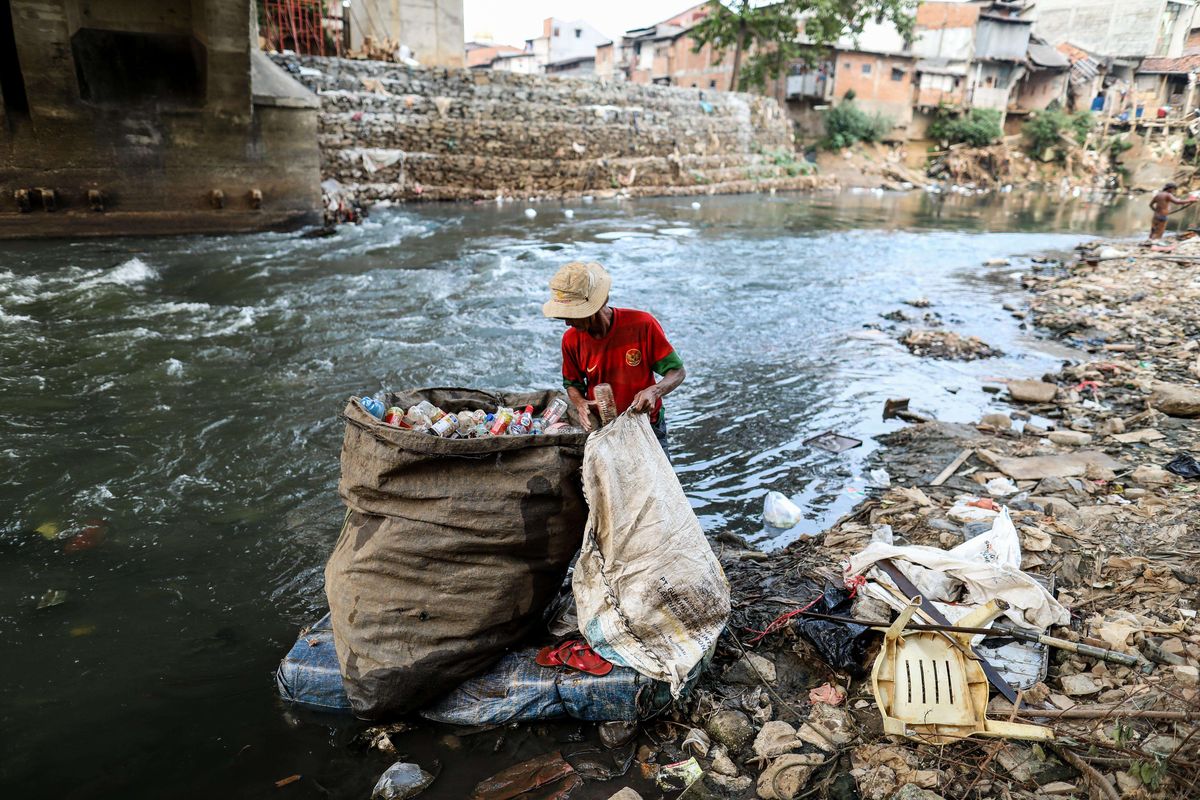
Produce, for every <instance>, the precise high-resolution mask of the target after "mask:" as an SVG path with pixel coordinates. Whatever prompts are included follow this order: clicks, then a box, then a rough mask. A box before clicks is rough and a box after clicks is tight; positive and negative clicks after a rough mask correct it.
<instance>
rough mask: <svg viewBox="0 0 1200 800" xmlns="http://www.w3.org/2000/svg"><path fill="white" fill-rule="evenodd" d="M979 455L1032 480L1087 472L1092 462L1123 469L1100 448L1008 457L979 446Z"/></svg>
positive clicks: (1013, 474) (1006, 471)
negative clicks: (1051, 454) (1059, 453)
mask: <svg viewBox="0 0 1200 800" xmlns="http://www.w3.org/2000/svg"><path fill="white" fill-rule="evenodd" d="M979 457H980V458H981V459H982V460H983V461H984V462H986V463H988V464H991V465H992V466H993V467H995V468H996V469H998V470H1000V471H1001V472H1003V473H1004V474H1005V475H1007V476H1008V477H1010V478H1013V479H1014V480H1018V481H1035V480H1041V479H1042V478H1049V477H1057V478H1073V477H1078V476H1081V475H1085V474H1087V471H1088V468H1089V467H1091V466H1092V465H1097V466H1101V467H1104V468H1105V469H1112V470H1116V469H1124V465H1123V464H1121V462H1120V461H1117V460H1116V459H1114V458H1112V457H1111V456H1109V455H1108V454H1107V453H1102V452H1100V451H1099V450H1076V451H1075V452H1072V453H1063V454H1061V455H1056V456H1026V457H1024V458H1009V457H1005V456H999V455H996V454H995V453H992V452H990V451H988V450H980V451H979Z"/></svg>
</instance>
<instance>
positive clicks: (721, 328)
mask: <svg viewBox="0 0 1200 800" xmlns="http://www.w3.org/2000/svg"><path fill="white" fill-rule="evenodd" d="M701 203H702V206H701V208H700V209H698V210H697V209H693V208H692V205H691V204H692V199H691V198H687V199H656V200H649V199H647V200H639V201H635V202H634V201H629V202H621V201H606V202H596V203H590V204H589V203H582V202H579V203H571V204H569V207H571V208H572V209H573V210H574V211H575V216H574V218H573V219H568V218H567V217H566V216H565V215H564V214H563V213H562V209H563V208H564V207H567V206H566V205H559V204H543V205H539V206H537V207H536V208H537V211H538V216H537V217H536V219H533V220H529V219H526V217H525V216H524V215H523V213H522V208H521V207H519V206H517V207H514V206H511V205H510V206H503V207H496V206H494V205H487V206H479V207H470V206H457V205H456V206H449V205H447V206H429V207H412V208H406V209H403V210H390V211H385V212H380V213H378V214H377V215H376V216H374V217H373V218H372V219H371V220H369V221H368V222H367V223H366V224H364V225H362V226H360V227H357V228H347V229H344V230H341V231H339V232H338V233H337V235H335V236H333V237H330V238H326V239H311V238H304V237H301V236H298V235H283V234H262V235H256V236H245V237H211V238H176V239H155V240H142V239H121V240H112V241H102V242H95V241H84V242H42V243H18V244H6V246H5V251H4V254H3V256H0V361H2V363H3V364H4V365H5V369H4V370H3V372H2V373H0V418H3V420H4V426H3V428H2V429H0V463H2V464H3V467H4V468H3V469H2V470H0V510H2V511H3V513H2V514H0V627H2V629H3V631H4V634H5V640H6V643H7V645H8V646H7V647H6V649H5V657H4V659H3V660H2V662H0V663H2V664H3V666H2V667H0V675H2V677H3V680H2V681H0V725H2V726H3V729H4V732H5V735H4V736H3V739H2V742H3V743H2V744H0V785H3V786H5V787H6V788H10V789H11V792H12V796H21V797H34V796H51V795H52V796H59V797H99V796H116V795H119V796H122V797H161V796H164V795H170V796H176V797H188V796H197V797H198V796H202V795H204V796H207V795H210V794H213V793H217V792H220V793H225V794H230V793H232V794H233V795H235V796H239V797H241V796H246V797H258V796H264V797H265V796H275V793H276V791H277V790H276V789H275V787H274V781H276V780H279V779H281V778H284V777H287V776H289V775H291V774H294V773H296V774H302V775H304V776H305V778H304V779H303V780H302V781H299V782H298V783H297V784H295V785H294V786H293V787H291V788H292V790H293V791H292V794H293V796H306V797H307V796H312V797H318V796H335V797H361V796H363V795H364V794H365V792H366V790H367V788H368V787H369V786H370V785H371V784H372V782H373V781H374V779H375V777H376V776H377V775H378V773H379V772H380V771H381V770H382V769H383V768H384V767H385V766H386V765H387V761H388V760H387V759H386V758H385V757H383V756H382V755H377V756H371V757H364V756H362V755H360V754H356V753H352V752H350V751H348V750H347V749H346V748H345V746H344V737H345V733H344V731H341V730H339V729H338V728H336V727H330V726H325V725H314V724H311V723H305V724H300V723H297V722H295V721H294V719H293V717H292V716H291V715H289V714H286V713H284V712H283V710H282V709H281V708H280V707H279V705H278V704H277V702H276V701H275V700H274V693H273V687H272V683H271V671H272V669H273V668H274V665H275V664H276V662H277V661H278V659H279V658H280V657H281V656H282V654H283V653H284V652H285V651H286V649H287V647H288V646H290V644H291V642H292V640H293V639H294V636H295V632H296V630H297V628H298V627H299V626H300V625H302V624H304V623H306V622H309V621H311V620H312V619H313V618H314V617H315V616H316V614H317V613H318V612H319V610H320V609H321V607H322V606H323V605H324V597H323V592H322V569H323V566H324V562H325V559H326V557H327V555H328V552H329V550H330V548H331V547H332V544H333V539H334V537H335V535H336V531H337V530H338V526H339V522H340V508H339V502H338V499H337V497H336V482H337V474H338V461H337V458H338V449H339V443H340V439H341V429H340V425H339V422H338V418H337V414H338V411H339V410H340V408H341V406H342V404H343V403H344V402H345V399H346V398H347V397H348V396H349V395H351V394H352V393H362V392H369V393H373V392H377V391H379V390H381V389H384V388H396V387H404V386H422V385H447V386H481V387H494V388H529V387H543V386H553V385H556V384H557V382H558V378H557V368H558V341H559V336H560V334H561V326H560V325H559V324H558V323H554V322H552V321H547V320H544V319H543V318H542V317H541V315H540V304H541V302H542V300H543V295H544V293H545V288H544V287H545V284H546V281H547V279H548V278H549V276H550V274H551V273H552V272H553V270H554V269H555V268H556V267H557V266H559V265H560V264H562V263H564V262H566V261H568V260H572V259H588V260H599V261H601V262H603V263H604V264H605V265H607V266H608V267H609V268H610V269H611V271H612V273H613V276H614V288H613V298H612V299H613V302H614V304H616V305H626V306H634V307H639V308H643V309H646V310H649V311H651V312H653V313H654V314H655V315H657V316H658V317H659V319H660V320H661V321H662V322H663V325H664V327H665V329H666V331H667V334H668V336H669V337H670V338H671V340H672V342H673V343H674V345H675V346H676V348H677V350H678V351H679V352H680V354H681V355H682V357H683V359H684V361H685V362H686V363H687V366H688V373H689V378H688V381H687V383H686V384H685V385H684V386H683V387H682V388H681V389H680V390H679V391H678V392H677V393H676V394H674V395H672V396H671V397H670V398H669V401H668V419H669V423H670V427H671V431H672V438H673V450H674V451H675V453H676V454H677V458H676V465H677V469H678V472H679V475H680V478H681V480H682V481H683V484H684V487H685V488H686V490H687V491H688V494H689V496H690V497H691V499H692V503H693V506H694V507H695V509H696V512H697V514H698V515H699V517H700V518H701V520H702V522H703V524H704V526H705V528H706V530H707V531H709V532H710V534H716V533H719V532H721V531H724V530H730V531H734V532H736V533H740V534H743V535H746V536H748V537H749V538H751V539H752V540H753V541H755V542H756V543H757V544H758V545H759V546H760V547H763V548H764V549H769V548H773V547H777V546H780V545H783V544H785V543H786V542H787V541H789V540H791V539H793V538H795V537H796V536H798V535H800V534H802V533H806V532H812V531H816V530H819V529H820V528H821V527H823V526H824V525H825V524H826V523H827V522H828V521H829V520H830V519H832V518H836V516H838V515H839V514H841V513H843V512H844V511H845V510H847V509H848V508H850V507H851V506H852V505H853V504H854V503H855V502H857V500H859V499H861V497H862V496H863V495H864V492H865V491H866V489H865V482H864V480H863V477H862V474H861V473H862V465H863V463H864V459H865V457H866V456H867V455H868V454H869V452H870V451H871V450H872V449H873V448H874V447H875V444H874V441H873V437H876V436H878V435H879V434H881V433H883V432H885V431H887V430H891V429H893V428H895V427H896V426H897V423H895V422H888V423H884V422H883V421H882V420H881V419H880V409H881V408H882V405H883V401H884V400H885V399H886V398H888V397H895V396H908V397H911V398H912V399H913V405H914V406H915V407H919V408H921V409H923V410H925V411H927V412H930V413H932V414H934V415H937V416H939V417H941V418H945V419H951V420H959V421H967V420H972V419H976V418H977V416H978V414H979V413H980V412H981V411H982V410H984V409H986V408H987V405H988V402H989V396H988V395H986V394H984V393H983V392H982V390H981V379H983V378H986V377H988V376H994V375H1039V374H1041V373H1042V372H1044V371H1045V370H1046V369H1048V368H1049V367H1051V366H1052V365H1053V364H1054V363H1055V361H1056V358H1057V356H1056V355H1054V354H1053V353H1051V352H1048V351H1046V350H1044V349H1042V348H1041V346H1040V345H1039V343H1038V342H1037V341H1036V340H1035V339H1033V338H1031V337H1030V336H1028V335H1027V333H1026V332H1024V331H1022V330H1021V329H1020V327H1019V323H1018V322H1017V321H1016V320H1014V319H1013V318H1012V317H1011V316H1009V315H1008V314H1007V313H1005V312H1003V311H1002V310H1001V309H1000V301H1001V300H1002V299H1004V298H1016V301H1017V302H1019V298H1018V297H1017V294H1016V289H1017V284H1016V280H1017V275H1018V273H1019V272H1020V271H1021V270H1022V269H1023V268H1024V266H1025V264H1026V263H1027V260H1026V257H1027V256H1029V255H1032V254H1035V253H1039V252H1043V251H1046V250H1057V249H1068V248H1070V247H1072V246H1073V245H1074V244H1075V243H1077V241H1078V240H1079V239H1080V238H1081V237H1082V236H1083V235H1088V234H1117V235H1125V234H1129V233H1132V232H1135V231H1140V228H1141V226H1142V225H1143V224H1144V223H1145V220H1144V219H1143V217H1144V212H1143V210H1142V209H1141V208H1140V205H1141V203H1140V202H1137V201H1135V202H1133V203H1129V202H1125V201H1120V202H1117V203H1113V204H1108V205H1106V204H1102V203H1097V202H1088V201H1086V200H1068V201H1062V200H1059V199H1057V198H1052V197H1049V196H1045V195H1042V196H1037V195H1004V196H993V197H988V198H962V197H954V198H946V199H941V198H937V197H931V196H928V195H926V194H924V193H919V192H918V193H911V194H907V195H893V194H887V195H878V194H874V193H869V192H867V193H861V194H853V193H843V194H822V195H815V196H793V195H786V196H785V195H779V196H774V197H721V198H704V199H703V200H702V201H701ZM1010 255H1011V256H1014V259H1013V262H1012V264H1013V265H1012V266H1011V267H998V268H982V267H981V266H980V264H981V263H982V262H983V261H985V260H987V259H990V258H995V257H997V256H1010ZM918 295H921V296H925V297H927V298H929V299H930V301H931V302H932V303H933V305H932V307H931V308H930V309H929V310H930V311H931V312H935V313H936V314H938V315H940V319H941V322H942V323H943V324H944V325H945V326H946V327H947V328H949V329H952V330H955V331H958V332H961V333H966V334H973V335H978V336H981V337H982V338H984V339H985V340H986V341H988V342H989V343H991V344H992V345H994V346H997V347H999V348H1000V349H1002V350H1003V351H1005V353H1006V355H1005V356H1004V357H1002V358H1000V359H994V360H990V361H986V362H974V363H970V364H960V363H945V362H933V361H927V360H921V359H916V358H913V357H911V356H910V355H909V354H908V353H907V352H906V351H904V350H903V349H902V348H901V347H900V346H899V345H898V344H896V342H895V336H896V335H897V334H898V333H899V332H900V330H901V327H902V326H898V325H896V324H895V323H889V322H887V321H885V320H883V319H882V318H881V317H880V314H882V313H886V312H889V311H892V310H895V309H897V308H904V309H908V307H907V306H902V305H901V304H900V303H901V301H902V300H905V299H912V298H914V297H916V296H918ZM908 310H909V311H911V310H912V309H908ZM877 328H882V330H877ZM825 430H837V431H840V432H842V433H845V434H847V435H849V436H853V437H856V438H859V439H862V440H863V441H864V442H865V444H864V446H863V447H861V448H858V449H855V450H852V451H849V452H846V453H843V454H841V455H833V454H830V453H826V452H823V451H819V450H812V449H810V448H808V447H806V446H805V445H804V444H803V442H804V440H805V439H808V438H809V437H811V436H813V435H815V434H817V433H820V432H822V431H825ZM772 489H777V490H779V491H782V492H784V493H786V494H790V495H792V496H793V497H794V498H795V499H796V500H797V501H798V502H800V504H801V505H802V507H804V508H805V509H806V511H807V514H808V518H807V520H806V522H804V523H802V525H801V526H800V527H798V528H797V529H795V530H792V531H787V532H779V531H768V530H764V529H763V527H762V524H761V521H760V519H759V514H760V511H761V507H762V501H763V497H764V495H765V494H766V493H767V492H768V491H769V490H772ZM53 591H58V592H61V593H62V594H59V595H54V594H47V593H48V592H53ZM43 598H46V600H45V602H46V603H50V602H53V601H54V600H61V601H62V602H60V603H58V604H56V605H51V606H50V607H45V608H40V609H39V608H38V605H39V602H40V601H42V600H43ZM577 728H579V726H578V725H576V726H570V725H562V726H547V727H546V728H545V729H544V730H543V731H541V732H540V733H539V731H532V732H526V733H523V734H520V736H522V737H526V738H521V739H520V741H517V739H518V738H519V737H518V734H516V733H513V734H511V736H512V737H513V738H512V739H511V740H509V741H507V742H505V743H501V744H500V745H498V746H499V748H500V750H499V752H498V753H497V754H495V755H494V756H492V757H490V758H485V757H483V755H482V753H484V752H486V751H488V748H490V747H496V746H497V745H496V744H495V742H491V743H490V744H488V743H487V742H485V741H484V740H483V739H462V740H460V741H459V742H458V743H457V745H455V743H454V741H453V740H444V741H443V740H442V739H441V738H438V737H440V736H441V735H442V733H443V732H435V733H434V734H432V735H431V736H430V737H428V742H427V743H426V744H424V745H422V746H421V747H422V748H423V749H422V751H421V752H420V753H414V754H418V755H421V756H423V757H428V758H440V759H441V760H442V762H443V763H447V760H450V761H456V762H458V763H460V764H462V763H465V762H467V761H469V762H470V763H469V765H468V766H463V768H462V769H459V768H458V767H457V766H456V768H455V769H456V772H455V774H456V775H457V776H458V777H457V778H455V779H453V780H451V779H447V780H445V781H443V780H441V779H439V784H436V785H435V788H434V789H432V790H431V791H430V792H429V793H428V795H427V796H429V797H456V796H460V795H461V787H459V788H457V789H456V788H452V787H454V786H457V785H458V784H457V783H456V781H458V782H459V783H462V785H463V786H466V785H467V783H466V781H467V780H468V779H470V780H471V781H473V780H477V779H478V778H481V777H483V776H484V775H486V774H487V773H488V772H490V771H493V770H494V769H495V768H498V767H500V766H505V765H507V764H509V763H511V762H512V761H513V760H515V756H516V755H517V754H519V753H520V754H523V753H525V750H531V749H536V747H541V748H542V749H545V747H546V744H547V742H550V741H553V740H554V739H555V737H561V736H574V735H575V734H574V733H572V730H573V729H577ZM529 737H533V738H529ZM539 737H541V738H539ZM488 741H489V742H490V741H491V740H488ZM531 742H532V743H531ZM535 745H536V747H535ZM456 746H457V747H459V748H460V750H458V751H456V750H455V749H454V748H455V747H456ZM506 748H507V749H506ZM522 748H525V749H522ZM456 753H459V754H457V755H456ZM465 753H471V754H472V755H471V756H470V757H469V758H464V756H463V755H462V754H465ZM529 754H530V755H532V753H529ZM476 772H479V773H481V774H479V775H476V774H475V773H476ZM325 791H327V792H328V794H323V792H325ZM597 791H599V790H597ZM600 796H607V793H601V794H600Z"/></svg>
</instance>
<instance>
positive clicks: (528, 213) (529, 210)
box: [525, 208, 537, 219]
mask: <svg viewBox="0 0 1200 800" xmlns="http://www.w3.org/2000/svg"><path fill="white" fill-rule="evenodd" d="M525 216H527V217H529V218H530V219H533V218H534V217H536V216H537V212H536V211H534V210H533V209H532V208H527V209H525Z"/></svg>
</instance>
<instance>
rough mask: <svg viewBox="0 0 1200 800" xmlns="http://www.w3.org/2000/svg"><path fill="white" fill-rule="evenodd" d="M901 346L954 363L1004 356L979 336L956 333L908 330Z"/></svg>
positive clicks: (902, 337)
mask: <svg viewBox="0 0 1200 800" xmlns="http://www.w3.org/2000/svg"><path fill="white" fill-rule="evenodd" d="M900 344H902V345H904V346H905V347H907V348H908V349H909V352H911V353H912V354H913V355H916V356H928V357H929V358H938V359H946V360H954V361H974V360H976V359H981V358H995V357H997V356H1002V355H1004V353H1003V352H1002V351H1000V350H998V349H996V348H994V347H992V346H991V345H989V344H987V343H986V342H984V341H983V340H982V339H980V338H979V337H978V336H962V335H960V334H957V333H955V332H954V331H940V330H934V331H931V330H917V329H912V330H907V331H905V332H904V333H903V334H901V336H900Z"/></svg>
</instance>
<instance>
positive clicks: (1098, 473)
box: [1083, 464, 1117, 483]
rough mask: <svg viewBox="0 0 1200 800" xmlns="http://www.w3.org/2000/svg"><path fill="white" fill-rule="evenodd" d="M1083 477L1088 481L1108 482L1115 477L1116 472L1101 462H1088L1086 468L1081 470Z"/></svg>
mask: <svg viewBox="0 0 1200 800" xmlns="http://www.w3.org/2000/svg"><path fill="white" fill-rule="evenodd" d="M1083 477H1085V478H1087V479H1088V480H1089V481H1104V482H1105V483H1110V482H1112V481H1115V480H1116V479H1117V473H1115V472H1113V471H1112V470H1111V469H1109V468H1108V467H1106V466H1104V465H1102V464H1088V466H1087V469H1086V470H1084V472H1083Z"/></svg>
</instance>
